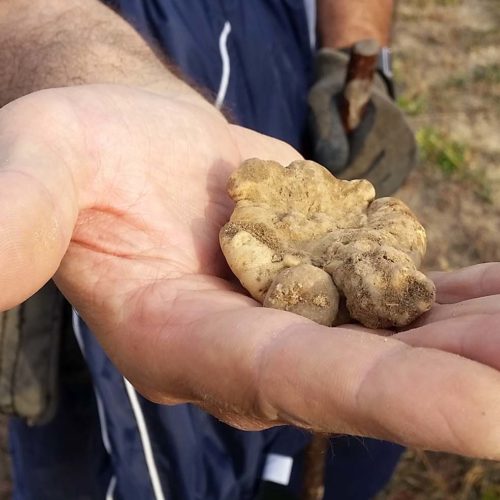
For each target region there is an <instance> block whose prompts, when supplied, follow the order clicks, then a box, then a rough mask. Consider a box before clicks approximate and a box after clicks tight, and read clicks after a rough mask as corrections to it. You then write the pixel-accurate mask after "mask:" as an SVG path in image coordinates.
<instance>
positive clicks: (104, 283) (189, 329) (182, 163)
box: [0, 86, 500, 458]
mask: <svg viewBox="0 0 500 500" xmlns="http://www.w3.org/2000/svg"><path fill="white" fill-rule="evenodd" d="M250 156H259V157H261V158H266V159H275V160H278V161H281V162H282V163H288V162H290V161H292V160H294V159H297V158H299V155H298V153H296V152H295V151H294V150H293V149H292V148H290V147H289V146H287V145H285V144H283V143H281V142H279V141H275V140H273V139H270V138H267V137H264V136H262V135H259V134H256V133H254V132H251V131H249V130H245V129H242V128H239V127H235V126H231V125H229V124H228V123H227V122H226V121H225V120H224V119H223V118H222V117H221V116H220V115H219V114H218V113H217V112H215V111H211V110H210V109H209V108H208V107H206V106H201V105H200V104H199V103H198V102H196V101H195V100H190V99H179V98H177V99H175V98H173V97H172V98H168V97H165V96H159V95H156V94H153V93H149V92H146V91H142V90H138V89H132V88H126V87H115V86H89V87H77V88H69V89H57V90H50V91H43V92H40V93H37V94H33V95H31V96H28V97H26V98H23V99H21V100H19V101H16V102H14V103H11V104H10V105H9V106H6V107H5V108H3V109H2V110H1V111H0V168H1V170H0V173H1V177H0V178H1V179H2V182H1V183H0V191H1V192H0V221H1V224H0V228H1V229H0V230H1V232H2V233H1V239H0V242H1V243H0V244H1V247H0V248H1V252H0V265H1V267H2V276H1V277H0V280H1V281H0V283H1V285H2V290H3V293H2V297H1V298H0V307H1V308H3V309H5V308H8V307H11V306H13V305H14V304H17V303H19V302H20V301H22V300H23V299H25V298H26V297H27V296H29V295H30V294H31V293H33V292H34V291H36V290H37V289H38V288H39V287H40V286H41V285H42V284H43V283H44V282H45V281H47V280H48V279H49V278H50V277H51V276H53V275H54V274H55V280H56V283H57V284H58V286H59V287H60V288H61V290H62V291H63V293H64V294H65V295H66V296H67V297H68V299H69V300H70V301H71V303H72V304H73V305H74V306H75V307H76V309H77V310H78V311H79V312H80V314H81V315H82V317H83V318H84V319H85V320H86V321H87V323H88V324H89V326H90V327H91V328H92V330H93V331H94V333H95V334H96V336H97V338H98V339H99V341H100V343H101V344H102V345H103V347H104V348H105V350H106V352H107V353H108V355H109V356H110V357H111V359H112V360H113V361H114V362H115V364H116V365H117V367H118V368H119V369H120V370H121V371H122V373H123V374H124V375H125V376H126V377H127V378H128V379H129V380H130V381H131V382H132V383H133V384H134V385H135V386H136V387H137V388H138V389H139V390H140V391H141V392H142V393H143V394H144V395H146V396H147V397H149V398H150V399H152V400H154V401H158V402H162V403H175V402H185V401H191V402H194V403H196V404H198V405H200V406H202V407H204V408H206V409H207V410H208V411H210V412H211V413H213V414H215V415H217V416H218V417H220V418H222V419H223V420H225V421H226V422H228V423H231V424H233V425H236V426H240V427H243V428H247V429H258V428H263V427H268V426H271V425H279V424H283V423H291V424H295V425H299V426H302V427H305V428H310V429H315V430H319V431H324V432H335V433H353V434H359V435H370V436H377V437H383V438H388V439H392V440H395V441H398V442H401V443H405V444H412V445H416V446H420V447H425V448H432V449H441V450H448V451H455V452H458V453H463V454H469V455H477V456H486V457H497V458H498V457H500V441H499V438H500V424H499V423H498V422H500V373H499V372H498V371H497V368H499V369H500V324H499V320H500V300H498V299H499V297H498V294H500V265H496V264H490V265H488V267H484V266H479V267H476V268H470V269H467V270H463V271H461V272H459V273H456V274H452V275H437V276H436V282H437V285H438V290H439V291H438V300H439V301H440V302H442V303H443V304H442V305H438V306H436V307H435V308H434V309H433V310H432V311H431V312H430V313H428V314H427V316H426V317H425V318H423V319H422V320H420V321H419V323H418V324H417V325H415V328H413V329H412V330H409V331H406V332H402V333H399V334H398V335H396V336H393V337H390V338H389V337H386V336H383V335H375V334H374V333H373V332H370V331H369V330H366V329H363V328H359V327H352V326H346V327H339V328H326V327H322V326H319V325H316V324H314V323H312V322H310V321H308V320H306V319H304V318H301V317H299V316H296V315H293V314H291V313H286V312H283V311H276V310H272V309H264V308H261V307H258V304H257V303H256V302H255V301H253V300H252V299H250V298H248V297H247V296H246V295H245V294H243V293H242V291H241V289H240V288H239V287H238V286H237V284H235V283H234V281H233V280H232V278H231V276H230V274H229V272H228V270H227V267H226V265H225V263H224V260H223V258H222V255H221V253H220V251H219V244H218V233H219V229H220V227H221V226H222V225H223V224H224V222H226V221H227V219H228V218H229V215H230V213H231V209H232V202H231V200H230V199H229V198H228V196H227V195H226V192H225V186H226V180H227V178H228V176H229V174H230V172H231V171H232V170H233V169H234V168H236V166H238V164H239V163H240V162H241V161H242V160H243V159H245V158H247V157H250Z"/></svg>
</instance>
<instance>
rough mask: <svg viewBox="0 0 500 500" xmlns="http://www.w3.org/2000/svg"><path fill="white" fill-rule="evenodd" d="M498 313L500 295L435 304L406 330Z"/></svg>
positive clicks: (499, 309) (499, 310)
mask: <svg viewBox="0 0 500 500" xmlns="http://www.w3.org/2000/svg"><path fill="white" fill-rule="evenodd" d="M498 313H500V295H488V296H485V297H479V298H476V299H469V300H464V301H462V302H455V303H450V304H435V305H434V306H433V307H432V309H431V310H430V311H428V312H427V313H425V314H424V315H422V316H421V317H420V318H419V319H418V320H417V321H415V322H414V323H412V324H411V325H410V326H409V327H407V328H405V330H406V329H408V330H413V329H414V328H418V327H420V326H423V325H426V324H429V323H435V322H437V321H443V320H447V319H452V318H463V317H467V316H471V315H480V314H481V315H487V314H498Z"/></svg>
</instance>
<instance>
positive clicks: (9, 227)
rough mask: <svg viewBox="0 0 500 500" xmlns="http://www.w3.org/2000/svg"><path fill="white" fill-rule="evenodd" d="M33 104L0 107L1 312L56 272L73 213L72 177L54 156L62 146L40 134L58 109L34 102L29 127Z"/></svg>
mask: <svg viewBox="0 0 500 500" xmlns="http://www.w3.org/2000/svg"><path fill="white" fill-rule="evenodd" d="M32 105H33V103H32V101H31V99H30V98H25V99H24V100H22V101H16V102H15V103H12V104H11V105H8V106H5V107H4V108H2V110H1V111H0V131H1V134H0V269H1V270H2V271H1V273H0V288H1V290H2V294H1V297H0V310H5V309H8V308H10V307H13V306H14V305H16V304H18V303H19V302H21V301H22V300H24V299H26V298H27V297H29V296H30V295H31V294H33V293H34V292H35V291H36V290H38V289H39V288H40V287H41V286H42V285H43V284H44V283H45V282H47V281H48V280H49V279H50V278H51V276H52V275H53V274H54V273H55V271H56V269H57V267H58V266H59V263H60V262H61V259H62V257H63V255H64V252H65V250H66V248H67V246H68V244H69V240H70V238H71V233H72V230H73V227H74V224H75V220H76V216H77V212H78V207H77V205H78V200H77V198H78V195H77V193H76V189H75V185H74V178H73V176H72V173H71V172H70V169H69V168H68V166H67V165H66V164H65V163H64V161H63V160H62V159H61V155H60V154H59V147H61V148H63V147H65V145H62V144H61V145H60V146H59V145H58V144H57V143H54V142H51V141H50V139H49V138H48V137H47V136H45V138H43V137H42V134H41V133H40V131H41V130H44V127H45V125H46V124H47V123H50V122H51V120H50V118H51V116H52V117H53V113H56V114H57V110H49V109H48V108H46V107H43V106H42V104H41V103H40V102H39V105H38V106H37V109H36V111H37V121H36V123H37V127H38V128H37V129H36V130H33V129H34V126H33V121H32V117H33V109H32ZM30 118H31V119H30ZM52 123H53V124H54V127H56V125H55V120H54V121H52ZM61 137H64V136H61Z"/></svg>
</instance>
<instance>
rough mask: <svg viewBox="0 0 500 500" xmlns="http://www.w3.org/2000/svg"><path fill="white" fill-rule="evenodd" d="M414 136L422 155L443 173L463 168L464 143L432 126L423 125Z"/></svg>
mask: <svg viewBox="0 0 500 500" xmlns="http://www.w3.org/2000/svg"><path fill="white" fill-rule="evenodd" d="M416 136H417V143H418V145H419V148H420V152H421V154H422V157H423V158H424V159H425V160H427V161H429V162H431V163H434V164H435V165H436V166H437V167H439V169H440V170H441V171H443V172H444V173H445V174H451V173H454V172H457V171H459V170H460V169H462V168H464V166H465V163H466V157H467V153H468V151H467V148H466V146H465V145H464V144H462V143H460V142H458V141H455V140H452V139H449V138H448V137H446V136H445V135H444V134H443V133H442V132H439V131H437V130H436V129H435V128H434V127H423V128H421V129H420V130H419V131H418V132H417V134H416Z"/></svg>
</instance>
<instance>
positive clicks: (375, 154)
mask: <svg viewBox="0 0 500 500" xmlns="http://www.w3.org/2000/svg"><path fill="white" fill-rule="evenodd" d="M354 48H355V49H356V53H357V54H358V53H360V54H364V56H362V57H361V58H359V62H358V64H355V65H354V68H356V69H355V70H354V73H355V74H356V78H357V79H355V81H352V82H351V83H350V84H349V90H347V88H344V87H345V82H346V75H347V73H348V65H349V64H350V63H349V56H348V55H347V54H346V53H344V52H342V51H341V50H337V49H332V48H323V49H321V50H319V51H318V53H317V55H316V63H315V66H316V71H315V72H316V75H315V83H314V85H313V86H312V88H311V91H310V93H309V98H308V101H309V131H310V140H311V147H312V151H311V154H312V159H313V160H315V161H317V162H318V163H320V164H322V165H324V166H326V167H327V168H328V169H329V170H330V171H331V172H332V174H334V175H335V176H336V177H340V178H342V179H361V178H363V179H367V180H369V181H370V182H371V183H372V184H373V185H374V186H375V189H376V192H377V196H378V197H383V196H389V195H391V194H393V193H394V192H395V191H396V190H397V189H398V188H399V187H400V186H401V184H402V183H403V182H404V180H405V179H406V177H407V175H408V174H409V172H410V170H411V169H412V168H414V167H415V165H416V161H417V146H416V142H415V137H414V134H413V132H412V131H411V129H410V127H409V125H408V123H407V121H406V119H405V117H404V115H403V113H402V112H401V110H400V109H399V108H398V106H397V105H396V103H395V102H394V101H393V100H392V99H391V97H390V96H389V92H388V87H387V85H386V83H385V82H384V80H383V79H382V77H380V76H379V75H378V74H375V78H374V82H373V85H371V89H370V88H368V89H366V90H365V88H364V86H365V85H366V83H368V84H369V82H370V80H365V79H366V78H367V77H368V74H360V75H357V73H356V71H358V72H360V73H362V72H364V73H369V71H368V69H367V65H369V64H368V62H367V61H370V63H371V62H372V61H374V60H375V57H376V56H374V54H377V53H378V48H379V47H378V44H376V43H375V42H374V41H373V40H365V41H362V42H359V43H358V44H356V45H355V47H354ZM354 48H353V50H354ZM351 57H352V56H351ZM358 57H359V56H358ZM354 68H352V67H350V69H349V73H350V78H352V77H353V75H352V74H351V73H352V72H353V69H354ZM370 79H371V77H370ZM346 92H347V93H348V94H349V96H350V97H349V98H348V99H346ZM368 98H369V99H370V100H369V101H368V103H367V104H366V105H365V101H364V100H365V99H368ZM348 101H350V105H351V106H352V107H353V109H355V112H354V116H350V119H349V118H347V117H346V116H343V115H345V114H346V113H345V111H344V110H343V109H342V108H343V106H344V105H345V104H346V102H348ZM358 107H361V108H360V109H362V110H363V112H362V113H361V112H360V110H359V109H358ZM347 116H349V113H347ZM353 118H354V119H355V122H354V123H350V121H351V120H352V119H353ZM359 120H361V121H359ZM346 121H347V122H346ZM344 122H346V123H344ZM346 129H347V131H349V132H347V131H346Z"/></svg>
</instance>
